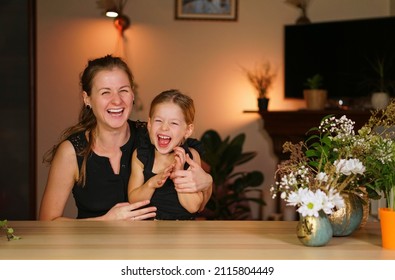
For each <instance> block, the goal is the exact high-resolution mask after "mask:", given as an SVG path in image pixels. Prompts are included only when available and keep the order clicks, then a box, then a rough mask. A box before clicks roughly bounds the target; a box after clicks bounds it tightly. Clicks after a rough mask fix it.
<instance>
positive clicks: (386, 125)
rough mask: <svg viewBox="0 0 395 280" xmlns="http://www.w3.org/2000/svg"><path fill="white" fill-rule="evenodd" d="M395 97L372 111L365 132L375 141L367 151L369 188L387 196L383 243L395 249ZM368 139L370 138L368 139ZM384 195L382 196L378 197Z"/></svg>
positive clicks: (382, 213)
mask: <svg viewBox="0 0 395 280" xmlns="http://www.w3.org/2000/svg"><path fill="white" fill-rule="evenodd" d="M394 126H395V100H394V99H392V100H390V102H389V104H388V105H387V106H386V107H385V108H384V109H381V110H376V111H373V112H372V116H371V117H370V119H369V121H368V122H367V124H366V125H365V126H364V127H362V129H361V131H362V132H364V133H366V134H367V135H369V139H371V140H370V141H369V142H370V143H372V145H371V146H370V149H369V151H368V152H366V153H365V154H366V157H365V165H366V168H367V170H368V172H367V176H368V177H369V181H368V183H367V184H366V186H367V187H368V190H370V191H371V192H372V191H373V192H376V193H377V194H378V195H383V196H384V197H385V200H386V207H383V208H380V209H379V215H380V216H379V217H380V224H381V234H382V245H383V247H384V248H387V249H395V140H394V139H395V137H394V136H395V131H394ZM365 142H366V141H365ZM378 198H380V196H378Z"/></svg>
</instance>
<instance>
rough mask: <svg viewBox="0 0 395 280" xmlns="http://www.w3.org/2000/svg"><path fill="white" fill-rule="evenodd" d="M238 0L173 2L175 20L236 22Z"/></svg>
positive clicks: (183, 0) (176, 0) (182, 0)
mask: <svg viewBox="0 0 395 280" xmlns="http://www.w3.org/2000/svg"><path fill="white" fill-rule="evenodd" d="M237 2H238V0H175V19H179V20H228V21H236V20H237V4H238V3H237Z"/></svg>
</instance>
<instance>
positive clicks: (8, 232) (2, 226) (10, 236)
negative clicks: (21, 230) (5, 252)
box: [0, 220, 21, 241]
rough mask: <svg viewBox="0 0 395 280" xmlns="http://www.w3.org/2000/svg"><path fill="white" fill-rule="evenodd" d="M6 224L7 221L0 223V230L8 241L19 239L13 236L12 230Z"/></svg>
mask: <svg viewBox="0 0 395 280" xmlns="http://www.w3.org/2000/svg"><path fill="white" fill-rule="evenodd" d="M7 223H8V221H7V220H3V221H0V229H1V231H3V230H4V231H5V234H6V236H7V239H8V241H11V240H18V239H21V238H20V237H19V236H16V235H14V229H13V228H11V227H8V225H7Z"/></svg>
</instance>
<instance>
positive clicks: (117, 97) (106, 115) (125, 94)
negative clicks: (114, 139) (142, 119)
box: [83, 68, 134, 129]
mask: <svg viewBox="0 0 395 280" xmlns="http://www.w3.org/2000/svg"><path fill="white" fill-rule="evenodd" d="M83 96H84V102H85V105H89V106H90V107H92V110H93V113H94V114H95V116H96V119H97V123H98V124H101V125H104V126H106V127H107V128H111V129H116V128H120V127H122V126H123V125H125V124H126V120H127V119H128V117H129V115H130V113H131V110H132V106H133V99H134V93H133V91H132V87H131V85H130V82H129V79H128V76H127V75H126V73H125V72H124V71H123V70H121V69H119V68H114V69H112V70H102V71H100V72H98V73H97V74H96V76H95V78H94V79H93V84H92V92H91V95H90V96H88V94H87V93H86V92H84V94H83Z"/></svg>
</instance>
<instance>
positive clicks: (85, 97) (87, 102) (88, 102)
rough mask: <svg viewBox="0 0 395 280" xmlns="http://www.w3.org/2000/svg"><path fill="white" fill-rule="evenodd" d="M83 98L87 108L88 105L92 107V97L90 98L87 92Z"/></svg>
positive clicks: (84, 92)
mask: <svg viewBox="0 0 395 280" xmlns="http://www.w3.org/2000/svg"><path fill="white" fill-rule="evenodd" d="M82 98H83V99H84V103H85V106H87V105H89V106H90V105H91V104H90V97H89V95H88V93H87V92H86V91H83V92H82Z"/></svg>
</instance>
